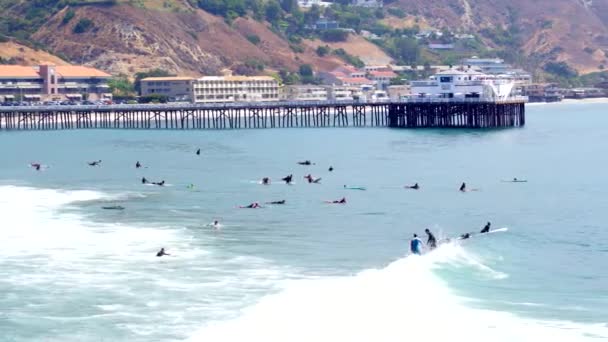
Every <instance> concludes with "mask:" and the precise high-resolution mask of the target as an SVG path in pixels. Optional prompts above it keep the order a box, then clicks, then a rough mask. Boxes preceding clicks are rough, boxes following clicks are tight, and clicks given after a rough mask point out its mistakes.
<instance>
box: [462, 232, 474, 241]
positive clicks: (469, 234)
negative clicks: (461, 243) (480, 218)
mask: <svg viewBox="0 0 608 342" xmlns="http://www.w3.org/2000/svg"><path fill="white" fill-rule="evenodd" d="M470 237H471V233H465V234H462V235H460V239H461V240H465V239H468V238H470Z"/></svg>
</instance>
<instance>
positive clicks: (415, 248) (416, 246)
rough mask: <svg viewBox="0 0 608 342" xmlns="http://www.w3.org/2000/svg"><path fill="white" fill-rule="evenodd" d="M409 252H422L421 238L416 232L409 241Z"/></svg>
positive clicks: (418, 253)
mask: <svg viewBox="0 0 608 342" xmlns="http://www.w3.org/2000/svg"><path fill="white" fill-rule="evenodd" d="M410 252H412V254H417V255H420V254H422V240H420V239H419V238H418V235H416V234H414V238H413V239H412V240H411V241H410Z"/></svg>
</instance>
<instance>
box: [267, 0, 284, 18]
mask: <svg viewBox="0 0 608 342" xmlns="http://www.w3.org/2000/svg"><path fill="white" fill-rule="evenodd" d="M264 13H265V15H266V20H268V21H269V22H270V23H272V24H276V23H277V22H278V21H279V19H281V6H279V4H278V3H277V2H276V1H275V0H270V1H268V2H267V3H266V7H265V9H264Z"/></svg>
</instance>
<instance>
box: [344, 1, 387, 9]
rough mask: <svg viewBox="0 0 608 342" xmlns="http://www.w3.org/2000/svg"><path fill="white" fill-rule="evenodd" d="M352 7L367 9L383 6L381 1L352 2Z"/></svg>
mask: <svg viewBox="0 0 608 342" xmlns="http://www.w3.org/2000/svg"><path fill="white" fill-rule="evenodd" d="M351 5H352V6H357V7H368V8H382V6H384V1H383V0H352V2H351Z"/></svg>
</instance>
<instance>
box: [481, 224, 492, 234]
mask: <svg viewBox="0 0 608 342" xmlns="http://www.w3.org/2000/svg"><path fill="white" fill-rule="evenodd" d="M491 225H492V224H491V223H490V222H488V223H486V225H485V227H483V229H482V230H481V231H480V233H481V234H483V233H489V232H490V226H491Z"/></svg>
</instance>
